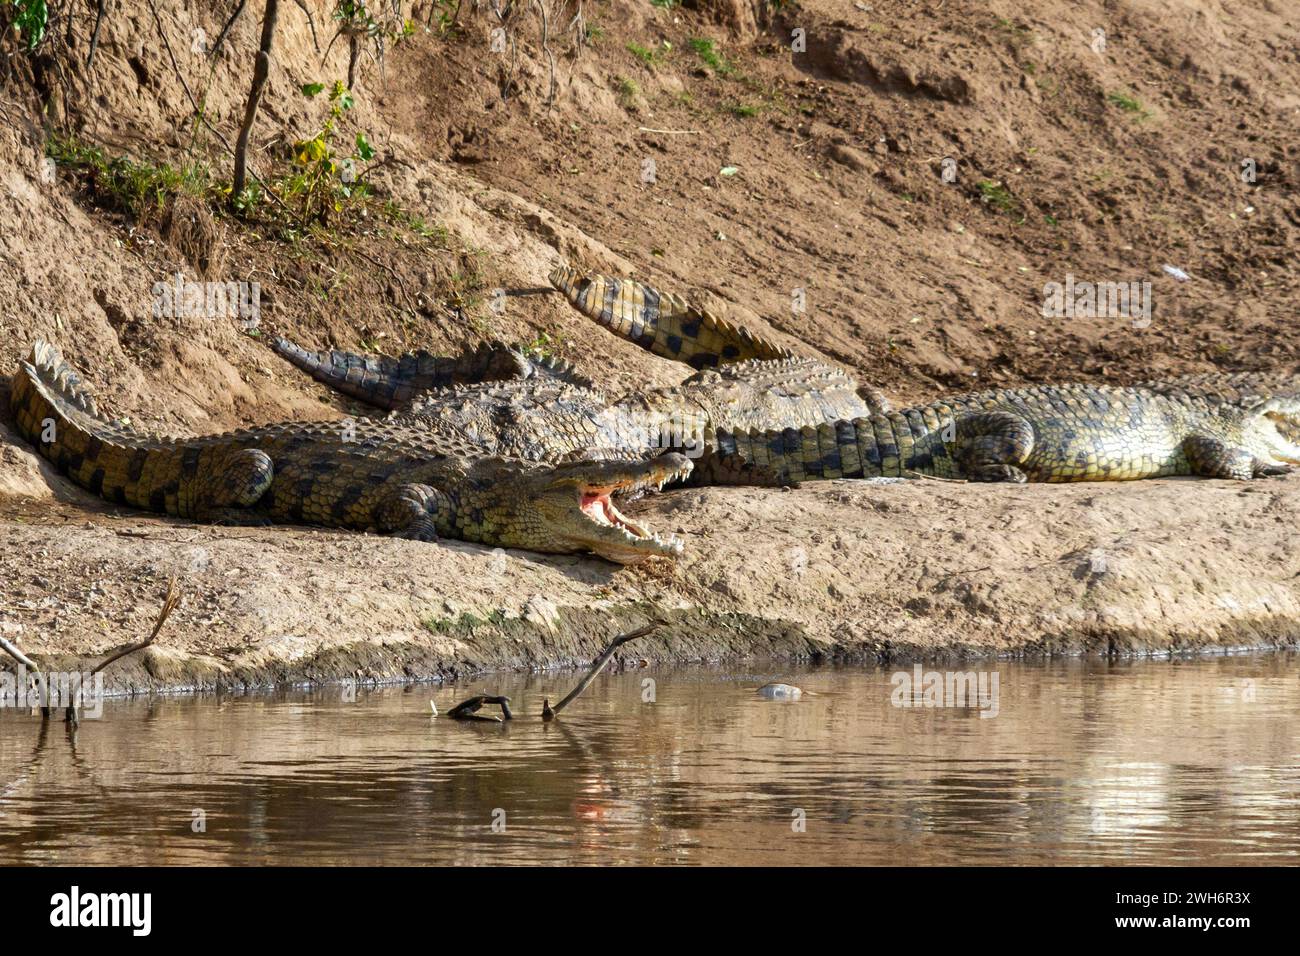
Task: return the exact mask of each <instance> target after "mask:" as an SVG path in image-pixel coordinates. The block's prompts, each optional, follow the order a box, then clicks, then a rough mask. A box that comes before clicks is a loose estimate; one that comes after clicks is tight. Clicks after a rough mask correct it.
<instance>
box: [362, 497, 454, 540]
mask: <svg viewBox="0 0 1300 956" xmlns="http://www.w3.org/2000/svg"><path fill="white" fill-rule="evenodd" d="M450 513H451V503H450V501H449V500H448V498H447V496H446V495H445V494H444V493H443V492H441V491H439V490H438V489H437V488H432V487H430V486H429V485H421V484H410V485H401V486H399V487H398V488H396V489H394V490H393V492H392V493H391V494H389V495H387V496H385V497H384V498H383V499H381V500H380V501H379V503H378V504H377V505H376V506H375V510H374V521H375V526H376V527H377V528H379V530H380V531H387V532H389V533H391V534H392V535H393V536H394V537H398V538H410V539H411V540H412V541H437V540H438V523H437V519H438V517H439V515H442V517H443V518H444V520H446V518H447V516H448V515H449V514H450Z"/></svg>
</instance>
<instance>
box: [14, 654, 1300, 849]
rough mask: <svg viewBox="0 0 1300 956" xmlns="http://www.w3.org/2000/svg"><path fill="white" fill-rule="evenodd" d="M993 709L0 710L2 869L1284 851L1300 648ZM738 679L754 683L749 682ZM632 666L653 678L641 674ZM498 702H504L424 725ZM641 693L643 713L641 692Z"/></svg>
mask: <svg viewBox="0 0 1300 956" xmlns="http://www.w3.org/2000/svg"><path fill="white" fill-rule="evenodd" d="M996 670H997V671H998V672H999V676H1000V681H999V692H1000V700H999V703H998V716H997V717H996V718H994V719H980V718H979V716H978V711H977V710H976V709H974V708H960V709H958V708H954V709H924V708H898V707H893V706H891V705H890V697H891V691H892V690H893V688H892V687H891V683H890V673H889V672H888V671H878V670H862V669H817V670H805V671H803V672H798V671H793V672H792V671H788V670H787V671H780V672H779V674H778V673H775V672H774V673H773V675H772V676H779V677H781V678H782V679H787V680H791V681H793V682H795V683H798V684H799V685H800V686H802V687H803V688H804V689H805V690H806V691H810V692H811V693H810V694H806V695H805V696H804V697H803V699H801V700H799V701H771V700H764V699H761V698H760V697H759V696H758V695H757V694H756V693H755V688H756V687H757V686H758V685H759V684H760V683H762V682H763V680H765V679H767V677H766V676H760V675H759V674H757V673H756V674H753V675H742V678H741V679H736V678H735V677H734V676H732V675H728V674H727V673H726V672H723V671H716V672H715V671H710V670H698V669H697V670H640V671H632V672H628V673H624V674H618V675H610V676H608V677H603V678H601V679H599V680H598V681H597V682H596V683H595V684H593V685H592V687H591V688H590V689H589V690H588V691H587V693H586V694H585V695H584V696H583V697H582V698H581V699H580V700H579V701H578V703H576V704H575V705H573V707H572V708H571V709H570V710H568V711H566V712H565V715H564V716H563V718H561V719H560V720H559V721H556V722H555V723H551V724H543V723H541V722H540V721H539V720H537V719H536V716H535V715H536V714H538V713H539V712H540V710H541V699H542V697H543V696H550V697H551V699H552V700H554V699H556V697H557V696H560V695H561V694H562V693H563V691H564V690H566V689H567V688H568V687H569V686H570V685H571V684H572V683H573V681H574V677H573V675H569V674H565V675H544V676H532V677H523V676H520V677H504V678H494V679H489V680H479V681H474V682H470V683H466V684H464V685H462V686H459V687H455V688H450V687H427V686H426V687H414V688H400V689H397V688H394V689H384V690H378V691H371V692H367V691H365V690H358V691H357V693H356V695H355V700H348V699H347V695H346V694H344V693H343V692H342V691H341V690H340V689H339V688H337V687H334V688H325V689H321V690H319V691H315V692H292V693H278V694H273V695H265V696H256V697H242V698H228V697H227V698H213V697H208V698H203V699H197V700H195V699H158V700H152V701H137V702H110V703H109V704H108V705H106V707H105V712H104V717H103V719H101V720H96V721H85V722H84V723H83V724H82V726H81V728H80V731H79V732H77V733H76V734H75V735H74V734H72V733H71V732H70V731H68V730H67V728H65V727H64V725H63V724H61V723H57V722H56V723H51V724H49V725H47V726H45V727H44V728H42V726H41V724H40V722H39V721H38V720H37V719H35V718H34V717H30V716H28V715H27V714H26V713H25V712H24V713H16V712H14V711H12V710H10V711H4V712H0V862H4V863H27V864H35V863H44V862H67V863H76V862H86V863H137V862H138V863H161V864H176V863H226V862H230V863H338V864H341V863H414V864H423V863H431V864H432V863H484V862H489V863H496V862H511V863H524V862H570V863H589V864H601V865H609V864H611V863H618V862H630V863H666V862H684V863H706V864H721V863H880V864H914V863H1022V864H1028V863H1052V862H1061V863H1099V862H1129V863H1154V862H1182V863H1200V864H1211V863H1246V862H1255V863H1294V862H1295V859H1296V857H1297V856H1298V855H1300V746H1298V745H1297V743H1296V741H1297V739H1298V737H1300V735H1298V733H1297V731H1300V706H1298V705H1300V664H1298V663H1297V660H1296V658H1295V656H1293V655H1271V656H1260V657H1234V658H1220V659H1213V660H1205V661H1197V662H1143V663H1131V664H1130V663H1119V664H1111V663H1107V662H1072V663H1068V664H1060V665H1047V666H1028V665H1016V664H1008V663H1001V664H998V665H996ZM751 676H752V677H753V679H748V678H749V677H751ZM647 681H650V682H652V683H649V684H648V683H647ZM485 692H505V693H508V694H510V695H511V697H512V698H513V701H514V703H513V706H514V708H515V711H516V713H518V714H520V715H523V716H521V719H519V720H516V721H515V722H514V723H513V724H508V725H488V724H457V723H453V722H451V721H448V720H446V719H445V718H439V719H430V718H429V717H428V712H429V710H428V700H429V698H430V697H431V696H433V697H436V698H437V699H438V702H439V705H440V709H442V710H446V708H447V706H448V705H449V704H451V703H453V702H455V701H456V700H459V699H461V698H463V697H466V696H469V695H470V694H473V693H485ZM648 697H652V698H653V701H654V702H653V703H649V702H646V698H648Z"/></svg>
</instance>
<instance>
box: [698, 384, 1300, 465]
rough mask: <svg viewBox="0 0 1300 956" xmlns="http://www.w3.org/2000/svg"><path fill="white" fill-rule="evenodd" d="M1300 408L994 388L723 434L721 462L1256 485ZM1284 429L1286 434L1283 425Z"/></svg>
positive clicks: (1284, 450)
mask: <svg viewBox="0 0 1300 956" xmlns="http://www.w3.org/2000/svg"><path fill="white" fill-rule="evenodd" d="M1298 417H1300V401H1298V400H1296V399H1294V398H1279V397H1274V398H1269V399H1260V400H1257V401H1243V402H1242V403H1241V404H1231V403H1225V402H1223V401H1218V400H1213V399H1207V398H1204V397H1194V396H1187V395H1166V394H1161V393H1158V392H1155V391H1152V390H1149V389H1140V388H1113V387H1108V386H1088V385H1062V386H1052V385H1045V386H1039V387H1034V388H1020V389H999V390H994V391H989V392H980V393H975V394H972V395H965V396H958V397H955V398H951V399H946V400H941V401H938V402H932V403H930V404H928V405H921V406H917V407H914V408H907V409H902V410H899V411H896V412H890V413H885V414H878V415H873V416H870V417H866V418H857V419H855V420H852V421H839V422H834V423H826V424H823V425H820V426H817V427H808V428H803V429H799V430H796V429H786V430H784V431H767V432H758V431H751V432H744V433H726V432H723V433H719V435H718V436H717V437H718V448H719V454H720V455H721V456H722V457H723V458H724V459H734V460H737V461H741V462H745V463H749V464H752V465H754V466H757V467H762V468H765V469H768V470H769V471H771V472H772V473H774V474H776V475H777V476H779V477H780V478H781V479H782V480H784V481H787V482H799V481H803V480H808V479H824V478H872V477H912V476H917V475H931V476H936V477H942V478H965V479H970V480H972V481H1026V480H1028V481H1052V482H1062V481H1126V480H1132V479H1138V478H1159V477H1164V476H1167V475H1199V476H1203V477H1211V478H1236V479H1249V478H1257V477H1263V476H1268V475H1278V474H1284V473H1285V472H1287V471H1289V470H1290V465H1291V464H1294V463H1298V462H1300V445H1297V444H1296V443H1295V442H1293V441H1291V440H1290V439H1289V438H1288V435H1287V433H1288V432H1289V430H1290V428H1292V427H1293V426H1294V424H1295V422H1296V421H1297V418H1298ZM1280 425H1281V426H1283V427H1279V426H1280Z"/></svg>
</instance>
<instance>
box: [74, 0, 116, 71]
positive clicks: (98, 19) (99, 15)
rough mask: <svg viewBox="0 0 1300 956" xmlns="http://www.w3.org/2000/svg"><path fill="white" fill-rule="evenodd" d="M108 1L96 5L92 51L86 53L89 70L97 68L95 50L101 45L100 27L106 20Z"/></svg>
mask: <svg viewBox="0 0 1300 956" xmlns="http://www.w3.org/2000/svg"><path fill="white" fill-rule="evenodd" d="M107 2H108V0H99V3H98V5H97V6H96V7H95V29H93V30H92V31H90V52H89V53H88V54H86V69H88V70H93V69H94V68H95V50H96V49H97V48H98V47H99V28H100V27H101V26H102V25H103V22H104V5H105V4H106V3H107ZM69 22H71V18H69Z"/></svg>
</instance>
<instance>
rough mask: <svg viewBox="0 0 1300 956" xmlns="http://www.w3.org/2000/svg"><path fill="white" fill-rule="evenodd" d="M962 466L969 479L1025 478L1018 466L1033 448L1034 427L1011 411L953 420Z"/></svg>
mask: <svg viewBox="0 0 1300 956" xmlns="http://www.w3.org/2000/svg"><path fill="white" fill-rule="evenodd" d="M955 426H956V427H955V428H954V429H953V431H955V433H956V439H957V445H958V447H959V448H961V449H962V454H961V459H962V465H963V467H964V470H965V472H966V477H967V478H969V479H970V480H971V481H1012V482H1015V483H1017V484H1023V483H1024V482H1025V481H1027V480H1028V477H1027V476H1026V475H1025V473H1024V471H1022V470H1021V469H1020V468H1019V467H1017V466H1019V465H1021V464H1023V463H1024V461H1025V459H1026V458H1028V457H1029V453H1030V452H1031V451H1033V450H1034V429H1033V426H1031V425H1030V424H1029V422H1027V421H1025V420H1024V419H1023V418H1021V417H1020V416H1019V415H1016V414H1013V413H1012V412H1003V411H994V412H984V413H982V414H978V415H962V416H960V417H959V418H958V419H957V420H956V423H955Z"/></svg>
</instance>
